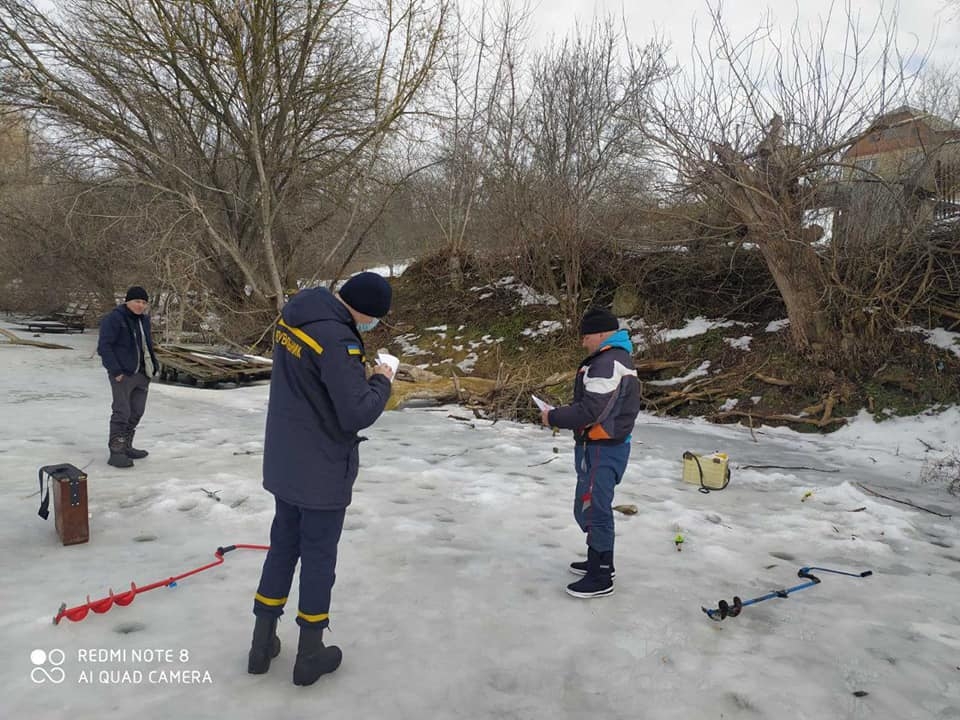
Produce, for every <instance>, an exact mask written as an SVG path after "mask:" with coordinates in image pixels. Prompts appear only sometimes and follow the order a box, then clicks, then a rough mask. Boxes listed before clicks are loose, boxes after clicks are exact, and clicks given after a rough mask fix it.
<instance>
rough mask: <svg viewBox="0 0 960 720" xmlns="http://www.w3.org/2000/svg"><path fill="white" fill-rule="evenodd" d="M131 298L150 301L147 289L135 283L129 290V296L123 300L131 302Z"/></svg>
mask: <svg viewBox="0 0 960 720" xmlns="http://www.w3.org/2000/svg"><path fill="white" fill-rule="evenodd" d="M130 300H143V301H144V302H150V298H149V297H147V291H146V290H144V289H143V288H142V287H140V286H139V285H134V286H133V287H132V288H130V289H129V290H127V296H126V297H125V298H124V299H123V301H124V302H129V301H130Z"/></svg>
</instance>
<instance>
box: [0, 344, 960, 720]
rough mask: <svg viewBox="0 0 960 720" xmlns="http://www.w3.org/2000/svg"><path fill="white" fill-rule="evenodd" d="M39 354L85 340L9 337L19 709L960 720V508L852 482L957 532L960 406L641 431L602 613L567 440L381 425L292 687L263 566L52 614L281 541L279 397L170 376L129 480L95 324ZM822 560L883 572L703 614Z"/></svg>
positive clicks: (8, 472)
mask: <svg viewBox="0 0 960 720" xmlns="http://www.w3.org/2000/svg"><path fill="white" fill-rule="evenodd" d="M45 339H47V340H51V341H54V342H63V343H64V344H67V345H70V346H72V347H73V348H74V349H73V350H63V351H57V350H42V349H38V348H29V347H14V346H10V345H2V346H0V402H2V405H0V408H2V412H0V437H2V438H3V442H2V444H0V478H2V480H0V551H2V552H0V577H2V580H3V581H2V583H0V633H2V638H3V653H2V656H0V658H2V659H0V687H3V688H4V697H3V699H2V701H0V707H2V708H3V709H2V712H0V716H2V717H5V718H7V717H9V718H20V717H28V718H31V720H46V719H47V718H50V719H55V718H71V719H75V718H81V719H82V718H113V717H137V718H141V719H147V718H157V719H166V718H184V719H187V718H189V719H191V720H192V719H195V718H218V719H220V718H237V719H239V720H244V719H245V718H263V717H280V716H282V717H284V718H307V717H327V718H391V719H392V718H411V719H415V720H424V719H427V718H522V719H527V718H544V719H547V718H550V719H553V718H591V719H594V720H599V719H601V718H602V719H607V718H630V719H639V718H652V719H660V718H663V719H674V718H675V719H677V720H697V719H698V718H741V717H742V718H817V719H818V720H820V719H824V718H829V719H834V718H837V719H840V718H851V719H853V718H871V719H875V720H876V719H879V720H888V719H889V720H903V719H907V718H960V610H958V606H957V597H958V590H960V538H958V533H957V522H958V519H957V518H956V517H953V518H942V517H938V516H936V515H933V514H930V513H927V512H922V511H919V510H915V509H912V508H909V507H906V506H904V505H900V504H896V503H893V502H889V501H886V500H883V499H880V498H877V497H875V496H872V495H870V494H867V493H866V492H864V491H863V490H861V489H860V488H859V487H858V486H857V484H856V483H858V482H860V483H864V484H866V485H867V486H869V487H871V488H874V489H875V490H877V491H879V492H882V493H884V494H889V495H891V496H894V497H899V498H909V499H911V500H912V501H913V502H915V503H917V504H919V505H924V506H926V507H928V508H930V509H933V510H936V511H937V512H940V513H944V514H950V513H952V514H954V515H957V514H960V502H958V500H957V498H955V497H953V496H951V495H949V494H948V493H947V491H946V489H945V487H944V486H943V485H942V484H937V483H930V482H928V483H921V482H920V478H921V470H922V467H923V464H924V461H929V460H931V459H933V458H934V457H937V456H943V455H944V454H946V453H949V452H951V451H952V450H953V449H955V448H957V447H958V446H960V410H958V409H957V408H951V409H949V410H947V411H945V412H943V413H942V414H940V415H937V416H933V415H931V416H923V417H919V418H916V419H905V420H897V419H893V420H889V421H886V422H884V423H881V424H874V423H873V421H872V419H870V418H869V416H863V417H860V418H858V419H857V420H856V421H855V422H854V423H852V424H851V425H850V426H849V427H846V428H843V429H841V430H839V431H838V432H836V433H834V434H833V435H830V436H826V437H821V436H816V435H807V434H798V433H795V432H791V431H788V430H771V429H760V430H755V432H754V433H753V434H751V432H750V431H749V429H746V428H741V427H736V426H713V425H709V424H707V423H702V422H695V421H679V420H670V419H664V418H657V417H653V416H642V417H641V419H640V421H639V423H638V426H637V429H636V432H635V435H634V445H633V454H632V457H631V461H630V466H629V469H628V472H627V475H626V477H625V479H624V481H623V483H622V484H621V486H620V487H619V489H618V493H617V498H616V501H617V502H618V503H629V504H634V505H636V506H637V507H638V509H639V512H638V513H637V514H636V515H633V516H621V515H618V520H617V548H616V566H617V579H616V594H615V595H613V596H612V597H609V598H604V599H598V600H592V601H583V600H576V599H574V598H571V597H569V596H568V595H566V594H565V593H564V592H563V588H564V585H565V584H566V583H568V582H571V581H572V580H573V579H574V577H573V576H572V575H570V574H569V573H568V571H567V564H568V563H569V562H570V561H571V560H574V559H578V558H579V557H581V556H582V555H583V551H584V546H583V538H582V535H581V534H580V532H579V530H577V528H576V526H575V524H574V521H573V518H572V498H571V493H572V489H573V471H572V468H571V458H572V444H571V440H570V438H569V436H568V435H562V436H559V437H553V436H552V435H551V433H550V432H549V431H548V430H546V429H544V428H539V427H534V426H531V425H519V424H514V423H508V422H499V423H496V424H493V423H490V422H484V421H471V422H463V421H460V420H457V419H455V418H452V417H450V415H451V414H452V415H463V414H464V413H463V412H462V411H458V410H457V409H455V408H445V409H416V410H414V409H410V410H404V411H397V412H391V413H387V414H385V415H384V416H383V417H382V418H381V419H380V420H379V421H378V422H377V424H376V425H375V426H374V427H372V428H371V429H370V430H369V431H367V432H366V433H365V434H366V435H367V436H368V437H369V438H370V440H369V442H366V443H364V444H363V446H362V447H361V473H360V477H359V479H358V481H357V486H356V493H355V496H354V504H353V505H352V506H351V507H350V509H349V511H348V513H347V521H346V528H345V531H344V535H343V540H342V542H341V545H340V560H339V566H338V578H337V584H336V586H335V588H334V599H333V607H332V609H331V618H332V632H331V633H330V634H329V635H328V639H329V640H331V641H332V642H335V643H337V644H339V645H340V646H341V647H342V648H343V651H344V662H343V665H342V667H341V668H340V669H339V670H338V671H337V672H336V673H335V674H333V675H331V676H328V677H324V678H321V680H320V681H319V682H317V684H316V685H314V686H312V687H309V688H298V687H295V686H294V685H292V683H291V670H292V665H293V657H294V654H295V650H296V634H297V628H296V625H295V623H294V622H293V621H292V614H288V616H286V617H285V619H284V622H282V623H281V626H280V635H281V639H282V641H283V643H284V648H283V651H282V653H281V655H280V657H279V658H277V659H276V660H275V661H274V665H273V667H272V669H271V671H270V673H269V674H267V675H265V676H258V677H253V676H249V675H247V674H246V653H247V649H248V647H249V641H250V631H251V629H252V622H253V616H252V614H251V606H252V595H253V592H254V589H255V586H256V583H257V579H258V577H259V571H260V564H261V562H262V553H261V552H260V551H255V550H237V551H235V552H232V553H229V554H228V555H227V556H226V560H225V562H224V563H223V564H222V565H219V566H217V567H215V568H213V569H210V570H207V571H205V572H202V573H199V574H197V575H195V576H193V577H190V578H187V579H185V580H182V581H181V582H180V583H178V584H177V586H176V587H174V588H166V587H161V588H158V589H156V590H153V591H151V592H147V593H144V594H141V595H139V596H137V597H136V599H135V601H134V602H133V603H132V604H130V605H129V606H127V607H114V608H113V609H111V610H110V611H109V612H107V613H104V614H94V613H90V614H89V615H88V616H87V617H86V619H85V620H83V621H82V622H76V623H74V622H69V621H66V620H64V621H63V622H62V623H61V624H60V625H58V626H55V625H53V624H52V623H51V618H52V617H53V616H54V615H55V614H56V612H57V610H58V608H59V606H60V603H61V602H66V603H67V605H68V606H73V605H78V604H81V603H82V602H84V601H85V599H86V596H87V595H90V596H91V597H92V598H94V599H96V598H99V597H101V596H103V595H105V594H106V593H107V591H108V589H109V588H113V589H114V590H116V591H118V592H120V591H123V590H125V589H127V588H129V583H130V582H131V581H133V582H136V583H137V584H138V585H145V584H147V583H150V582H154V581H157V580H160V579H163V578H166V577H170V576H172V575H176V574H179V573H182V572H185V571H187V570H189V569H192V568H195V567H198V566H200V565H203V564H205V563H207V562H210V561H212V560H213V553H214V550H215V549H216V548H217V547H218V546H220V545H227V544H231V543H266V542H267V536H268V527H269V523H270V519H271V507H272V503H271V497H270V496H269V495H268V494H267V493H266V492H264V491H263V490H262V488H261V487H260V462H261V458H260V455H259V454H258V451H259V450H260V448H261V447H262V436H263V424H264V413H265V406H266V400H267V393H268V388H267V386H266V385H260V386H256V387H245V388H240V389H233V390H198V389H190V388H184V387H176V386H167V385H160V384H154V386H153V387H152V388H151V391H150V400H149V402H148V406H147V413H146V416H145V418H144V420H143V423H142V425H141V430H140V432H139V433H138V436H137V440H138V445H140V446H142V447H145V448H147V449H149V450H150V451H151V455H150V457H149V458H147V459H145V460H142V461H137V463H136V467H135V468H133V469H131V470H118V469H114V468H111V467H109V466H107V465H106V432H107V417H108V414H109V388H108V386H107V382H106V379H105V377H104V373H103V371H102V370H101V368H100V364H99V359H98V358H97V357H96V355H94V344H95V340H96V338H95V333H85V334H83V335H79V336H77V335H74V336H70V337H62V336H61V337H59V338H57V337H52V336H48V337H46V338H45ZM921 441H922V442H921ZM929 448H933V449H932V450H931V449H929ZM684 450H693V451H696V452H703V453H709V452H712V451H714V450H720V451H724V452H727V453H728V454H729V455H730V457H731V461H732V464H733V480H732V482H731V484H730V486H729V487H728V488H727V489H726V490H724V491H722V492H712V493H710V494H701V493H699V492H697V489H696V487H694V486H692V485H685V484H683V483H682V482H681V481H680V467H681V460H680V458H681V454H682V452H683V451H684ZM60 462H70V463H73V464H74V465H77V466H80V467H84V468H85V469H86V472H87V473H88V474H89V478H90V479H89V489H90V514H91V517H90V527H91V540H90V542H89V543H87V544H84V545H77V546H71V547H63V546H61V545H60V544H59V542H58V540H57V538H56V534H55V532H54V528H53V518H52V517H51V518H50V520H48V521H46V522H45V521H43V520H41V519H40V518H38V517H37V506H38V496H37V495H36V493H35V491H36V490H37V480H36V477H37V474H36V473H37V468H38V467H40V466H41V465H47V464H53V463H60ZM746 465H776V466H781V467H780V468H779V469H778V468H746V467H743V466H746ZM784 466H786V467H799V466H805V467H807V468H815V469H783V467H784ZM821 470H822V471H823V472H821ZM826 471H830V472H826ZM304 472H305V473H307V472H310V470H309V469H308V468H304ZM204 489H205V490H206V491H209V493H210V494H208V492H205V491H204ZM31 493H34V494H33V495H31ZM211 494H213V495H216V496H217V497H219V498H220V501H219V502H218V501H216V500H215V499H213V497H211ZM860 508H864V509H863V510H860V511H857V510H858V509H860ZM855 511H856V512H855ZM678 533H680V534H682V535H683V537H684V543H683V544H682V546H681V547H682V551H677V549H676V547H675V545H674V539H675V536H676V535H677V534H678ZM803 565H817V566H825V567H829V568H836V569H840V570H848V571H855V572H859V571H861V570H867V569H869V570H872V571H873V572H874V575H873V576H872V577H869V578H866V579H854V578H848V577H843V576H837V575H829V574H821V575H820V577H821V578H822V580H823V582H822V583H821V584H820V585H818V586H816V587H812V588H810V589H808V590H804V591H802V592H798V593H796V594H795V595H793V596H791V597H790V598H788V599H773V600H770V601H767V602H763V603H759V604H757V605H755V606H750V607H748V608H746V609H744V611H743V613H742V614H741V615H740V616H739V617H737V618H732V619H727V620H724V621H723V622H713V621H711V620H709V619H708V618H707V617H706V616H705V615H704V614H703V613H702V612H701V610H700V607H701V605H707V606H709V607H715V606H716V603H717V601H718V600H720V599H721V598H725V599H728V600H729V599H730V598H731V597H732V596H733V595H740V596H741V597H743V598H744V599H747V598H750V597H754V596H757V595H761V594H763V593H765V592H767V591H769V590H772V589H775V588H782V587H789V586H791V585H794V584H796V583H798V582H800V581H799V580H798V578H797V570H798V568H799V567H800V566H803ZM294 588H295V589H294V593H293V596H292V597H291V601H290V603H291V604H290V607H292V608H295V607H296V584H295V585H294ZM37 651H40V652H37ZM148 651H149V652H148ZM151 656H152V657H151ZM101 660H103V661H102V662H101ZM41 671H42V672H41ZM184 671H187V672H184ZM138 673H139V674H138ZM184 678H186V679H190V680H200V682H199V683H191V684H187V683H184V682H183V680H184ZM58 679H62V682H54V680H58Z"/></svg>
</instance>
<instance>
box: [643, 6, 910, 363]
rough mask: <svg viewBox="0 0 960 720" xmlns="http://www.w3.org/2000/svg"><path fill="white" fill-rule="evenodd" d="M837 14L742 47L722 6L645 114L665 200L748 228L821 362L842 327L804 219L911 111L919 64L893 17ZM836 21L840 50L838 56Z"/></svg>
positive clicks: (765, 30)
mask: <svg viewBox="0 0 960 720" xmlns="http://www.w3.org/2000/svg"><path fill="white" fill-rule="evenodd" d="M833 12H836V10H835V9H834V11H833ZM836 14H837V15H838V16H839V17H834V15H833V13H832V14H831V15H830V16H828V17H827V18H825V19H824V20H823V22H822V24H821V26H820V27H819V28H817V29H816V30H813V31H810V30H807V29H802V28H801V27H800V26H799V25H797V24H794V26H793V27H792V28H791V31H790V34H789V38H788V40H787V41H786V42H783V41H782V40H781V39H779V38H778V37H776V36H775V35H774V32H773V30H772V29H771V28H769V27H766V26H765V25H763V24H761V25H760V26H759V27H758V28H757V29H756V30H755V31H754V32H752V33H750V34H749V35H747V36H746V37H745V38H743V39H742V40H737V39H735V38H734V37H733V36H732V35H731V34H730V32H729V31H728V29H727V27H726V24H725V22H724V18H723V15H722V11H721V9H720V7H719V6H717V7H715V8H714V9H713V10H712V25H711V28H710V33H709V37H708V38H707V39H706V40H705V41H700V40H699V39H698V41H697V42H695V43H694V48H695V51H694V53H695V54H694V59H693V64H692V65H691V66H690V67H687V68H685V70H684V72H682V73H678V74H676V75H674V76H673V77H672V78H671V79H670V81H669V82H666V83H664V84H663V85H662V87H661V88H660V90H659V92H658V95H657V98H656V102H655V103H654V104H653V105H652V106H649V105H645V106H642V107H640V108H638V116H639V117H640V122H641V123H642V124H643V126H644V128H645V129H646V132H647V133H648V136H649V137H650V138H651V139H652V140H653V141H654V142H655V143H656V145H657V146H658V148H659V150H660V152H661V153H662V156H661V159H662V162H663V164H664V170H663V177H664V178H665V181H666V183H665V184H666V188H665V190H666V192H668V193H671V194H681V195H683V196H684V197H687V198H689V197H691V196H692V197H694V198H697V199H698V200H699V201H700V202H702V203H704V204H706V205H709V206H712V207H713V208H715V209H716V210H717V211H718V212H719V213H720V214H721V215H725V216H727V217H729V218H732V220H733V222H734V223H735V224H738V225H739V226H740V227H741V228H742V233H741V235H742V240H744V241H747V242H751V243H755V244H756V247H757V248H758V249H759V252H761V253H762V255H763V257H764V260H765V261H766V265H767V267H768V268H769V270H770V273H771V275H772V276H773V278H774V280H775V282H776V285H777V288H778V290H779V292H780V294H781V296H782V297H783V300H784V303H785V305H786V308H787V314H788V317H789V319H790V329H791V333H792V337H793V341H794V344H795V346H796V348H797V349H798V350H799V351H801V352H813V353H814V354H822V353H828V352H831V351H834V350H836V349H838V348H839V346H840V345H841V342H840V341H841V324H840V322H839V319H838V317H837V313H835V312H833V311H832V310H831V307H830V298H831V293H830V282H829V278H828V273H827V270H826V268H825V264H824V262H823V259H822V258H821V256H820V255H819V254H818V250H817V248H816V247H815V245H814V244H813V242H814V241H816V240H818V239H819V238H820V235H821V233H820V232H817V231H816V229H812V230H811V229H810V228H807V227H806V225H807V223H806V222H805V218H806V216H807V212H808V211H810V210H812V209H816V208H819V207H825V206H831V205H832V204H834V203H835V202H836V201H835V200H833V199H827V198H825V197H824V195H825V192H824V191H825V190H826V189H828V188H830V187H833V188H834V189H835V188H836V184H835V183H834V182H833V181H835V180H836V179H837V178H838V177H839V169H838V164H839V163H840V157H841V153H842V151H843V149H844V148H845V147H847V146H849V145H850V144H851V143H852V142H854V141H855V140H856V138H857V137H858V136H859V133H861V132H862V131H863V130H865V129H866V128H867V127H868V126H869V123H870V120H872V119H873V118H874V117H875V116H876V115H878V114H880V113H882V112H883V111H884V109H885V108H888V107H893V106H894V105H897V104H901V103H903V102H904V98H905V97H906V94H907V91H908V89H909V84H910V79H911V74H910V73H908V72H907V71H906V69H905V68H906V67H907V65H908V61H909V62H911V63H912V62H914V61H915V60H916V58H915V57H912V56H911V57H907V56H905V55H904V54H903V53H902V52H901V51H900V49H899V48H898V47H897V44H896V23H895V20H896V17H895V15H883V16H881V17H880V18H879V19H877V20H876V21H875V23H874V24H872V25H870V26H868V27H866V28H864V27H861V26H860V25H859V24H858V20H857V18H856V16H855V15H854V13H853V12H852V9H851V7H850V5H849V4H848V5H847V6H846V8H845V15H844V14H842V13H836ZM837 23H845V34H844V41H843V42H844V44H843V47H842V49H841V50H838V51H837V52H831V50H830V46H829V42H828V29H829V28H832V27H835V26H836V25H837ZM724 239H729V238H728V236H727V237H725V238H724Z"/></svg>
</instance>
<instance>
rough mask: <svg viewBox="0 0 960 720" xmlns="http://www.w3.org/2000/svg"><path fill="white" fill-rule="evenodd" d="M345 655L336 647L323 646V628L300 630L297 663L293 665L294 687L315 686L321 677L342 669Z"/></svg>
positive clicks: (302, 628)
mask: <svg viewBox="0 0 960 720" xmlns="http://www.w3.org/2000/svg"><path fill="white" fill-rule="evenodd" d="M342 659H343V653H342V652H340V648H338V647H337V646H336V645H331V646H330V647H326V646H325V645H324V644H323V628H305V627H301V628H300V644H299V645H298V646H297V661H296V663H294V665H293V684H294V685H313V683H315V682H316V681H317V678H319V677H320V676H321V675H326V674H327V673H332V672H333V671H334V670H336V669H337V668H338V667H340V661H341V660H342Z"/></svg>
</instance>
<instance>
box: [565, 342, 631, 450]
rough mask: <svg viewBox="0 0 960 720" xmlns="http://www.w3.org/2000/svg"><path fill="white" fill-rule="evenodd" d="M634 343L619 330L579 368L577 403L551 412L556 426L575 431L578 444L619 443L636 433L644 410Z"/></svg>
mask: <svg viewBox="0 0 960 720" xmlns="http://www.w3.org/2000/svg"><path fill="white" fill-rule="evenodd" d="M632 354H633V344H632V343H631V342H630V336H629V335H628V334H627V331H626V330H618V331H617V332H615V333H614V334H613V335H611V336H610V337H609V338H607V340H606V341H605V342H604V343H603V344H602V345H601V346H600V348H599V349H598V350H597V352H595V353H594V354H593V355H590V356H589V357H587V358H586V359H584V360H583V362H581V363H580V367H579V369H578V370H577V379H576V381H575V382H574V385H573V402H571V403H570V404H569V405H564V406H562V407H558V408H555V409H553V410H551V411H550V414H549V415H548V420H549V422H550V424H551V425H552V426H553V427H558V428H566V429H568V430H573V435H574V438H575V439H576V441H577V442H578V443H583V442H586V443H591V442H597V443H602V444H610V445H613V444H619V443H623V442H625V441H626V440H627V439H628V438H629V437H630V434H631V433H632V432H633V425H634V423H635V422H636V419H637V415H638V414H639V412H640V382H639V380H638V379H637V371H636V370H635V369H634V367H633V357H632Z"/></svg>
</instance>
